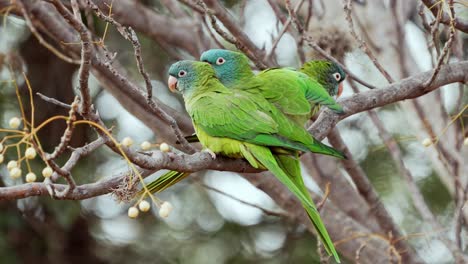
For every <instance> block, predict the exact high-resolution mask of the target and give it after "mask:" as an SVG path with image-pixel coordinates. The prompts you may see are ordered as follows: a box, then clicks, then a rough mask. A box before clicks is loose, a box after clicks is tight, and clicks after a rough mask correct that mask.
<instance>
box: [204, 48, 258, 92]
mask: <svg viewBox="0 0 468 264" xmlns="http://www.w3.org/2000/svg"><path fill="white" fill-rule="evenodd" d="M200 60H201V61H203V62H208V63H209V64H211V66H212V67H213V69H214V70H215V73H216V77H218V79H219V80H220V81H221V82H222V83H223V84H224V85H225V86H226V87H228V88H229V87H232V86H234V85H236V84H237V83H238V82H240V81H242V80H243V79H244V78H249V77H252V76H253V75H254V74H253V72H252V70H251V69H250V65H249V59H248V58H247V56H245V55H244V54H243V53H240V52H236V51H230V50H224V49H211V50H207V51H205V52H203V54H202V55H201V57H200Z"/></svg>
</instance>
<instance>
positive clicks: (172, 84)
mask: <svg viewBox="0 0 468 264" xmlns="http://www.w3.org/2000/svg"><path fill="white" fill-rule="evenodd" d="M167 86H169V90H171V92H173V93H175V92H176V91H177V79H176V77H174V76H172V75H170V76H169V79H168V80H167Z"/></svg>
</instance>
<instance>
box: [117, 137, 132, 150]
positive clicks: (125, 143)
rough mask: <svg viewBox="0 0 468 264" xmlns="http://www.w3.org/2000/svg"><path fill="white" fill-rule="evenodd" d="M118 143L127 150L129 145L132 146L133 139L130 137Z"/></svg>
mask: <svg viewBox="0 0 468 264" xmlns="http://www.w3.org/2000/svg"><path fill="white" fill-rule="evenodd" d="M120 143H121V144H122V146H124V147H127V148H128V147H130V146H131V145H133V139H132V138H131V137H124V139H122V142H120Z"/></svg>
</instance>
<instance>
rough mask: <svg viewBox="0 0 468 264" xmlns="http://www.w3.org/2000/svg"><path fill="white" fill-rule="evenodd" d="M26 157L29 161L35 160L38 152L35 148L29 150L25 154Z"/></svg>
mask: <svg viewBox="0 0 468 264" xmlns="http://www.w3.org/2000/svg"><path fill="white" fill-rule="evenodd" d="M24 156H25V157H26V158H27V159H34V158H35V157H36V150H35V149H34V148H32V147H31V148H27V149H26V152H25V153H24Z"/></svg>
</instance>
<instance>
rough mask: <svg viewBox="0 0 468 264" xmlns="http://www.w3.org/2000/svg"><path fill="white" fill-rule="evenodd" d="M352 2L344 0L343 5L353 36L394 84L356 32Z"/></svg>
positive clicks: (390, 81) (386, 77)
mask: <svg viewBox="0 0 468 264" xmlns="http://www.w3.org/2000/svg"><path fill="white" fill-rule="evenodd" d="M352 2H353V1H352V0H343V5H344V11H345V15H346V21H348V28H349V32H350V33H351V35H352V36H353V37H354V39H355V40H356V41H357V42H358V43H359V48H360V49H361V50H362V51H363V52H364V53H366V54H367V56H368V57H369V58H370V59H371V61H372V62H373V63H374V65H375V67H376V68H377V69H378V70H379V72H380V73H382V75H383V76H384V77H385V79H387V81H388V82H389V83H392V82H394V81H393V78H392V77H391V76H390V74H388V72H387V71H386V70H385V69H384V68H383V67H382V65H381V64H380V63H379V61H378V60H377V57H375V55H374V53H373V52H372V50H371V49H369V47H368V46H367V43H366V42H365V41H364V40H363V39H361V38H360V37H359V36H358V34H357V33H356V31H355V30H354V24H353V18H352V15H351V12H352Z"/></svg>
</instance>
